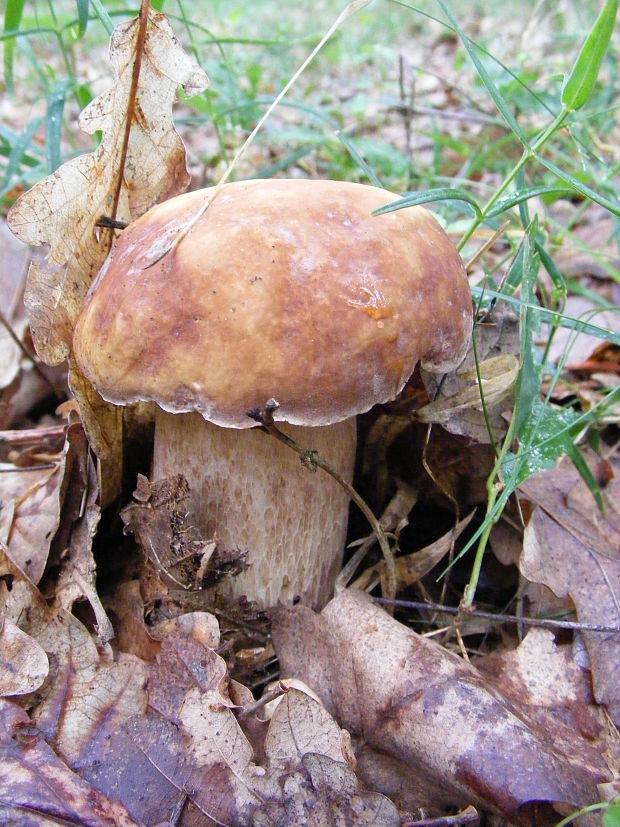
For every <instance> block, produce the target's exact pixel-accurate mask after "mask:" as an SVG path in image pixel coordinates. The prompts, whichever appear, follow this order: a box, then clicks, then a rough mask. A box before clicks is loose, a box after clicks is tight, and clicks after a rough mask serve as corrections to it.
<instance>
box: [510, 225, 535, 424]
mask: <svg viewBox="0 0 620 827" xmlns="http://www.w3.org/2000/svg"><path fill="white" fill-rule="evenodd" d="M537 235H538V221H537V219H536V218H535V219H534V221H532V223H531V224H530V226H529V227H528V230H527V233H526V236H525V238H524V239H523V266H522V278H521V299H522V301H523V304H522V305H521V314H520V315H521V319H520V331H521V364H520V366H519V376H518V378H517V384H516V388H515V397H516V398H515V407H514V413H513V416H514V420H515V428H514V433H515V435H516V436H517V437H519V439H521V431H522V429H523V427H524V424H525V422H526V421H527V419H528V417H529V416H530V414H531V411H532V408H533V407H534V404H535V402H536V400H537V399H538V397H539V395H540V382H541V374H540V366H539V365H537V364H536V360H535V345H534V336H533V331H534V328H535V326H536V324H537V322H538V316H537V314H536V311H535V310H531V309H530V305H532V304H535V303H536V296H535V292H534V291H535V289H536V277H537V276H538V269H539V267H540V259H539V257H538V254H537V253H536V251H535V249H534V244H533V239H536V236H537Z"/></svg>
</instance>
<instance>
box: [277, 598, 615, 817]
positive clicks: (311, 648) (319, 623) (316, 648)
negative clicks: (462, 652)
mask: <svg viewBox="0 0 620 827" xmlns="http://www.w3.org/2000/svg"><path fill="white" fill-rule="evenodd" d="M273 632H274V642H275V645H276V649H277V651H278V655H279V657H280V662H281V665H282V670H283V672H284V674H285V675H294V676H296V677H299V678H301V679H302V680H304V681H306V682H307V683H308V684H309V686H311V687H312V688H313V689H314V690H315V691H317V692H318V694H319V695H320V697H321V698H322V699H323V702H324V703H325V705H326V707H327V709H328V710H329V711H330V712H331V713H332V714H333V715H334V716H335V717H336V719H337V720H338V721H339V723H340V724H341V725H342V726H345V727H346V728H347V729H348V730H349V731H351V733H352V734H354V735H357V736H359V737H360V739H361V741H362V743H363V744H366V745H367V746H368V747H371V748H373V749H374V750H377V751H380V752H382V753H384V754H387V755H388V756H390V757H391V758H392V759H394V760H395V761H396V762H399V764H400V766H402V765H405V766H406V767H408V768H409V772H410V773H411V774H412V775H413V774H415V775H416V776H417V783H421V782H422V779H424V780H425V781H426V783H427V787H428V788H431V789H433V790H436V791H437V799H438V801H440V802H441V803H442V804H450V805H452V806H462V805H466V804H469V803H472V802H473V803H477V804H479V805H480V806H481V807H482V808H484V809H487V810H489V809H490V810H493V811H495V812H498V813H500V814H501V815H503V816H504V817H505V818H507V819H508V820H509V821H510V822H511V823H519V822H521V823H529V821H528V819H529V814H528V812H527V805H534V804H537V803H544V802H546V803H548V804H562V805H564V804H568V805H569V806H570V807H575V808H578V807H580V806H583V805H585V804H589V803H592V802H594V801H597V800H598V792H597V788H596V784H597V783H599V782H602V781H606V780H607V779H608V777H609V776H608V771H607V767H606V765H605V763H604V761H603V760H602V758H601V757H600V754H598V753H597V752H596V751H594V750H590V753H593V754H589V763H588V764H587V765H585V766H583V765H581V764H578V763H576V762H573V761H572V760H571V757H570V756H568V755H565V754H563V753H562V751H561V750H560V749H558V750H556V749H555V747H554V746H553V733H552V732H549V731H547V730H545V729H543V728H541V727H540V726H539V725H538V724H537V723H536V722H535V721H530V720H529V719H528V717H527V715H526V714H524V712H523V711H522V710H521V709H520V708H519V707H517V706H514V705H513V704H512V703H511V702H510V700H509V699H508V698H506V697H504V696H503V695H502V694H501V693H500V692H499V691H498V690H497V688H496V687H494V686H493V685H492V684H491V683H490V681H488V680H485V679H484V677H483V676H482V675H481V673H480V672H479V671H478V670H477V669H475V668H474V667H473V666H471V665H470V664H467V663H465V662H464V661H463V660H461V659H460V658H458V657H456V656H455V655H453V654H451V653H450V652H447V651H446V650H444V649H443V648H442V647H440V646H439V645H437V644H436V643H434V642H433V641H431V640H428V639H426V638H423V637H421V636H419V635H417V634H416V633H415V632H413V631H411V630H410V629H408V628H406V627H405V626H403V625H401V624H400V623H398V622H397V621H395V620H394V619H393V618H391V617H390V616H389V615H388V614H387V613H386V612H384V611H383V610H382V609H380V608H378V607H376V606H374V605H373V604H372V602H371V601H370V599H369V598H368V597H366V595H364V594H362V593H360V592H353V591H348V592H343V593H342V594H340V595H338V596H337V597H336V598H334V600H332V602H331V603H330V604H328V606H327V607H326V608H325V609H324V610H323V612H322V613H321V615H320V616H319V615H315V614H314V613H313V612H312V611H311V610H309V609H308V608H306V607H302V606H297V607H293V608H284V607H282V608H279V609H278V610H277V612H276V616H275V623H274V629H273ZM581 746H582V748H583V749H585V748H586V746H587V745H585V744H581Z"/></svg>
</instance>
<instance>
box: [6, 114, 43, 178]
mask: <svg viewBox="0 0 620 827" xmlns="http://www.w3.org/2000/svg"><path fill="white" fill-rule="evenodd" d="M42 120H43V118H35V119H34V120H32V121H30V123H29V124H28V126H27V127H26V129H25V130H24V131H23V132H22V134H21V135H20V136H19V138H18V139H17V140H16V141H15V143H14V144H13V145H12V147H11V154H10V155H9V159H8V163H7V166H6V169H5V171H4V178H3V180H2V183H1V184H0V187H1V188H2V189H4V188H5V187H7V186H8V185H9V183H10V181H11V178H12V177H13V176H14V175H15V173H16V172H17V170H18V169H19V166H20V164H21V162H22V158H23V157H24V153H25V152H26V149H27V148H28V147H29V146H30V144H31V143H32V139H33V138H34V136H35V135H36V133H37V132H38V130H39V127H40V126H41V122H42Z"/></svg>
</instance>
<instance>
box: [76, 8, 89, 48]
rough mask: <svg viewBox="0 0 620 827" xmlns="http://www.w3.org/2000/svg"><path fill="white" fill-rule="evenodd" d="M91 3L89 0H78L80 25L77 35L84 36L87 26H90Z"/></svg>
mask: <svg viewBox="0 0 620 827" xmlns="http://www.w3.org/2000/svg"><path fill="white" fill-rule="evenodd" d="M89 5H90V3H89V0H77V15H78V27H77V37H78V39H79V38H80V37H84V33H85V32H86V27H87V26H88V7H89Z"/></svg>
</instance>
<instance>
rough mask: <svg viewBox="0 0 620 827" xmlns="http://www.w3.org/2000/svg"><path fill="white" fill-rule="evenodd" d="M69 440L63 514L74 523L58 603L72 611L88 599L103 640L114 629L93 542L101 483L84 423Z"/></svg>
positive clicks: (75, 427) (73, 428) (69, 433)
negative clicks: (101, 589) (99, 586)
mask: <svg viewBox="0 0 620 827" xmlns="http://www.w3.org/2000/svg"><path fill="white" fill-rule="evenodd" d="M67 442H68V444H69V445H70V446H71V449H72V450H71V454H70V458H71V459H72V460H73V468H72V477H71V484H72V486H73V490H72V491H71V492H69V493H68V495H67V498H66V504H65V508H64V509H63V516H64V517H65V519H66V520H67V521H69V520H71V525H70V527H69V530H70V536H69V539H68V549H67V550H66V552H65V553H64V554H63V557H62V563H61V571H60V576H59V578H58V582H57V584H56V605H57V606H58V608H60V607H62V608H64V609H66V610H67V611H68V612H71V611H72V609H73V605H74V603H76V602H77V601H79V600H82V599H85V600H87V601H88V602H89V603H90V606H91V608H92V610H93V613H94V615H95V620H96V626H97V637H98V640H99V642H100V643H102V644H103V643H106V642H107V641H108V640H111V639H112V638H113V637H114V631H113V629H112V624H111V623H110V621H109V619H108V616H107V615H106V613H105V610H104V608H103V606H102V604H101V600H100V598H99V594H98V593H97V588H96V582H95V581H96V565H95V558H94V556H93V549H92V545H93V537H94V536H95V532H96V530H97V526H98V525H99V518H100V516H101V514H100V509H99V505H98V503H97V500H98V498H99V486H98V484H97V479H96V473H95V467H94V463H93V460H92V457H91V455H90V453H89V451H88V443H87V440H86V436H85V434H84V431H83V429H82V426H81V425H71V426H70V427H69V429H68V431H67ZM78 498H79V499H78ZM72 500H73V502H72ZM72 506H73V508H72ZM72 511H73V513H71V512H72Z"/></svg>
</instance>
